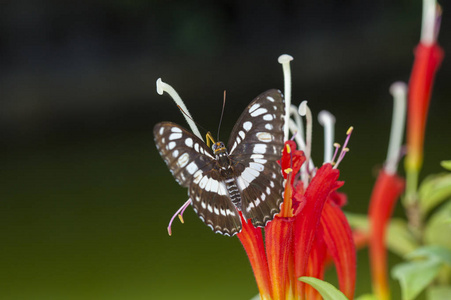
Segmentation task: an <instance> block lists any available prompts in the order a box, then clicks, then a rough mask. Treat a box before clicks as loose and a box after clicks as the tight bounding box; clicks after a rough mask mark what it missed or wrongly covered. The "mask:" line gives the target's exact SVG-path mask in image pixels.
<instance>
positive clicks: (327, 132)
mask: <svg viewBox="0 0 451 300" xmlns="http://www.w3.org/2000/svg"><path fill="white" fill-rule="evenodd" d="M318 122H319V123H320V124H321V125H322V126H323V127H324V162H325V163H326V162H332V153H333V149H334V147H333V143H334V132H335V130H334V129H335V117H334V115H333V114H331V113H330V112H328V111H327V110H322V111H320V112H319V114H318Z"/></svg>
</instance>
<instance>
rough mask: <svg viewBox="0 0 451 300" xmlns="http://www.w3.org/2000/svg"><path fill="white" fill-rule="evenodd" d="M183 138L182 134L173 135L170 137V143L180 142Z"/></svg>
mask: <svg viewBox="0 0 451 300" xmlns="http://www.w3.org/2000/svg"><path fill="white" fill-rule="evenodd" d="M181 137H182V134H181V133H171V135H170V136H169V140H170V141H173V140H178V139H179V138H181Z"/></svg>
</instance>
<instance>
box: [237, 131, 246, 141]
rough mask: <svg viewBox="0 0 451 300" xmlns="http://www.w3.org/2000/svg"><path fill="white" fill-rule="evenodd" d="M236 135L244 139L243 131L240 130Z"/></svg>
mask: <svg viewBox="0 0 451 300" xmlns="http://www.w3.org/2000/svg"><path fill="white" fill-rule="evenodd" d="M238 134H239V135H240V137H241V138H242V139H244V137H245V134H244V131H242V130H240V132H238Z"/></svg>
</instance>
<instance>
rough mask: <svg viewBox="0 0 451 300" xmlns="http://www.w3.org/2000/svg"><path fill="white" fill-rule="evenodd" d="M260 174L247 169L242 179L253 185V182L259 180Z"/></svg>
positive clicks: (242, 174)
mask: <svg viewBox="0 0 451 300" xmlns="http://www.w3.org/2000/svg"><path fill="white" fill-rule="evenodd" d="M259 174H260V173H259V172H258V171H255V170H253V169H251V168H246V169H244V171H243V173H241V176H240V177H241V178H242V179H243V180H244V181H247V182H249V183H251V182H252V181H254V179H255V178H257V176H258V175H259Z"/></svg>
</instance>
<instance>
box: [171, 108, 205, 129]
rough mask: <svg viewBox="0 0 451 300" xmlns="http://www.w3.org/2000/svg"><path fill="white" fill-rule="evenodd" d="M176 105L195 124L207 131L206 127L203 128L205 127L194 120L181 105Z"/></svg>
mask: <svg viewBox="0 0 451 300" xmlns="http://www.w3.org/2000/svg"><path fill="white" fill-rule="evenodd" d="M177 107H178V108H179V109H180V111H181V112H182V113H183V114H184V115H185V116H186V117H187V118H188V119H190V120H191V121H193V122H194V123H195V124H196V125H197V126H199V127H200V128H201V129H203V130H205V131H208V130H207V129H205V127H203V126H201V125H200V124H199V123H197V122H196V121H194V120H193V118H191V117H190V116H189V115H188V114H187V113H186V112H185V111H184V110H183V109H182V108H181V107H180V105H177Z"/></svg>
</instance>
